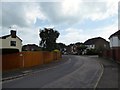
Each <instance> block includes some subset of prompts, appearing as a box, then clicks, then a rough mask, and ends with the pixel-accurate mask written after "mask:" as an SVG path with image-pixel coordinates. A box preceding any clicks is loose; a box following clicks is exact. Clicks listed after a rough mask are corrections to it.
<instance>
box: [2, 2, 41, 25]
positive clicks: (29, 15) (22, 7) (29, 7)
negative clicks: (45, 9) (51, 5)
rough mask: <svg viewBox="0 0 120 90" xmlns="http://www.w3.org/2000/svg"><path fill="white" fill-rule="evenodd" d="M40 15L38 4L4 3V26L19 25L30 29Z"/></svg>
mask: <svg viewBox="0 0 120 90" xmlns="http://www.w3.org/2000/svg"><path fill="white" fill-rule="evenodd" d="M38 15H39V12H38V7H37V6H36V3H26V2H20V3H18V2H4V3H2V26H3V27H9V26H11V25H17V26H20V27H29V26H31V25H33V24H34V23H35V20H36V18H37V16H38Z"/></svg>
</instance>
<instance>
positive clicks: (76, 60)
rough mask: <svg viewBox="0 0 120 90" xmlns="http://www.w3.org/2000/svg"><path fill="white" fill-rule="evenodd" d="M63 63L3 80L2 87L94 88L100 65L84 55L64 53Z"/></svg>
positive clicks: (100, 72) (97, 79) (99, 76)
mask: <svg viewBox="0 0 120 90" xmlns="http://www.w3.org/2000/svg"><path fill="white" fill-rule="evenodd" d="M63 59H64V60H66V62H64V63H60V64H57V65H56V66H53V67H50V68H48V69H43V70H40V71H38V72H36V73H34V74H30V75H27V76H24V77H22V78H19V79H15V80H11V81H8V82H4V83H3V84H2V85H3V88H96V87H97V84H98V81H99V80H100V78H101V75H102V73H103V67H102V65H101V64H100V63H99V62H98V61H97V60H95V59H92V58H90V57H85V56H75V55H65V56H63Z"/></svg>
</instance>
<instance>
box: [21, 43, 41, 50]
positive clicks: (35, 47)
mask: <svg viewBox="0 0 120 90" xmlns="http://www.w3.org/2000/svg"><path fill="white" fill-rule="evenodd" d="M40 50H41V48H40V47H39V46H38V45H36V44H27V45H23V46H22V51H40Z"/></svg>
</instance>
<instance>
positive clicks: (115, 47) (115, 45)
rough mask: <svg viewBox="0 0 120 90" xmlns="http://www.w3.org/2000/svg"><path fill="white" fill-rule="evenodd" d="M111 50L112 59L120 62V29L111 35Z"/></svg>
mask: <svg viewBox="0 0 120 90" xmlns="http://www.w3.org/2000/svg"><path fill="white" fill-rule="evenodd" d="M109 39H110V52H111V55H112V59H114V60H117V61H119V62H120V30H118V31H117V32H115V33H113V34H112V35H111V36H110V37H109Z"/></svg>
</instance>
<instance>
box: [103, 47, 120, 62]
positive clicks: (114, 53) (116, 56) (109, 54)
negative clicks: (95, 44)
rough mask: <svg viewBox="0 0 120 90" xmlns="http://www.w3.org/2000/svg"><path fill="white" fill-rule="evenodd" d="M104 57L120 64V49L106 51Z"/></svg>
mask: <svg viewBox="0 0 120 90" xmlns="http://www.w3.org/2000/svg"><path fill="white" fill-rule="evenodd" d="M102 56H103V57H106V58H109V59H113V60H115V61H117V62H120V48H112V49H109V50H105V51H104V52H103V54H102Z"/></svg>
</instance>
